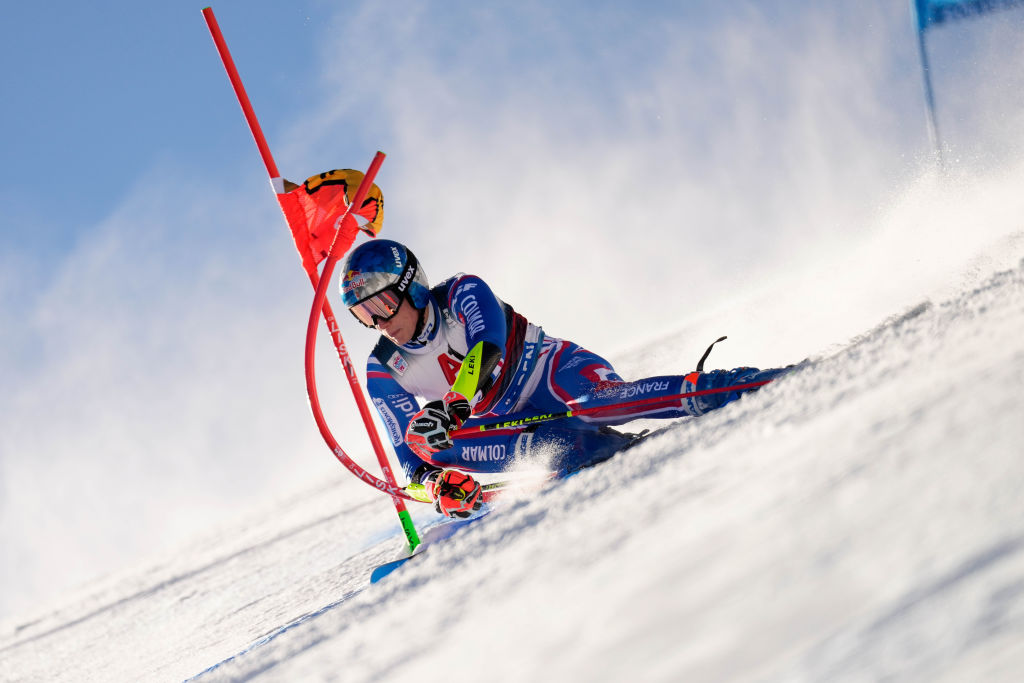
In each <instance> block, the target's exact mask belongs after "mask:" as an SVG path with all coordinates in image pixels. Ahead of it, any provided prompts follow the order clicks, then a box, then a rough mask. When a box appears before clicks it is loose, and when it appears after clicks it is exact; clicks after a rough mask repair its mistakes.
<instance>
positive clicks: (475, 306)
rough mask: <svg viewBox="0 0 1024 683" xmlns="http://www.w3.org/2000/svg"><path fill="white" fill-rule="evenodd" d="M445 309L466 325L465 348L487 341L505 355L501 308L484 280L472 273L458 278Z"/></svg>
mask: <svg viewBox="0 0 1024 683" xmlns="http://www.w3.org/2000/svg"><path fill="white" fill-rule="evenodd" d="M448 308H449V310H451V312H452V313H453V314H454V315H456V316H457V317H458V319H459V321H460V322H462V323H464V324H465V325H466V342H467V348H470V349H472V348H473V347H474V346H476V345H477V343H478V342H490V343H492V344H494V345H495V346H497V347H498V348H499V349H500V350H501V355H502V356H504V355H505V339H506V337H507V336H508V329H507V325H506V323H505V309H504V307H503V306H502V305H501V302H500V301H498V298H497V297H496V296H494V292H492V291H491V288H490V287H488V286H487V283H486V282H484V281H483V280H481V279H480V278H478V277H477V276H476V275H463V276H462V277H460V278H459V279H458V281H457V282H456V283H455V284H454V286H453V287H452V289H451V291H450V293H449V295H448Z"/></svg>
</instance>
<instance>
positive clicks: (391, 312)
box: [348, 287, 404, 327]
mask: <svg viewBox="0 0 1024 683" xmlns="http://www.w3.org/2000/svg"><path fill="white" fill-rule="evenodd" d="M403 298H404V297H403V296H402V295H401V294H399V293H398V291H397V290H396V289H395V288H394V287H388V288H387V289H385V290H384V291H381V292H377V293H376V294H373V295H371V296H368V297H366V298H365V299H363V300H362V301H357V302H356V303H354V304H353V305H351V306H349V308H348V310H350V311H351V312H352V315H354V316H355V317H356V320H358V321H359V322H361V323H362V324H364V325H366V326H367V327H376V326H377V324H378V323H380V322H382V321H384V320H390V319H391V318H394V317H395V314H396V313H398V309H399V308H401V306H402V299H403Z"/></svg>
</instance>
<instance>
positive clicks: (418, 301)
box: [341, 239, 430, 327]
mask: <svg viewBox="0 0 1024 683" xmlns="http://www.w3.org/2000/svg"><path fill="white" fill-rule="evenodd" d="M342 271H343V272H344V273H345V275H344V276H343V277H342V279H341V299H342V301H343V302H344V304H345V306H346V307H348V309H349V311H351V312H352V315H354V316H355V317H356V320H358V321H359V322H361V323H362V324H364V325H366V326H367V327H373V326H374V325H375V323H376V321H377V320H378V319H380V320H387V319H388V318H390V317H391V316H393V315H394V314H395V313H396V312H398V307H399V306H401V305H402V301H403V299H405V298H406V297H408V298H409V300H410V301H412V305H413V306H415V307H416V308H418V309H422V308H425V307H426V305H427V301H428V300H429V297H430V284H429V282H428V281H427V275H426V273H424V272H423V269H422V268H420V265H419V261H417V260H416V256H414V255H413V253H412V251H410V250H409V248H408V247H406V246H404V245H402V244H399V243H398V242H394V241H392V240H385V239H375V240H371V241H369V242H363V243H362V244H360V245H359V246H358V247H356V248H355V249H353V250H352V252H351V253H349V255H348V256H347V257H346V258H345V263H344V264H343V265H342Z"/></svg>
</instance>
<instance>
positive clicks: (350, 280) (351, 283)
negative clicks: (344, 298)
mask: <svg viewBox="0 0 1024 683" xmlns="http://www.w3.org/2000/svg"><path fill="white" fill-rule="evenodd" d="M342 282H343V283H345V284H344V286H343V287H342V289H341V291H342V293H343V294H348V293H349V292H351V291H352V290H354V289H359V288H360V287H362V286H363V285H365V284H366V278H364V277H363V274H362V273H360V272H359V271H358V270H350V271H348V272H347V273H345V277H344V279H343V280H342Z"/></svg>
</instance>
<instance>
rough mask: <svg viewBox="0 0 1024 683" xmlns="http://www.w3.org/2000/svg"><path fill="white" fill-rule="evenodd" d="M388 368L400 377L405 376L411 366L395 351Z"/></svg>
mask: <svg viewBox="0 0 1024 683" xmlns="http://www.w3.org/2000/svg"><path fill="white" fill-rule="evenodd" d="M388 367H389V368H391V369H392V370H394V371H395V372H397V373H398V374H399V375H404V374H405V371H406V370H408V369H409V364H408V363H407V362H406V361H405V359H404V358H402V354H400V353H399V352H398V351H395V352H394V353H393V354H391V359H390V360H388Z"/></svg>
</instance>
